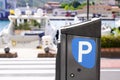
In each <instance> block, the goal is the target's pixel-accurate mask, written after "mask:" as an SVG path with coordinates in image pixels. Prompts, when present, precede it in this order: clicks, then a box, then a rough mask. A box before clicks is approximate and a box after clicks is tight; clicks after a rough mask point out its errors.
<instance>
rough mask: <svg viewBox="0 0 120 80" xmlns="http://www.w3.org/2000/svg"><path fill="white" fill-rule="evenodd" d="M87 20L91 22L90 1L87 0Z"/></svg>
mask: <svg viewBox="0 0 120 80" xmlns="http://www.w3.org/2000/svg"><path fill="white" fill-rule="evenodd" d="M87 20H89V0H87Z"/></svg>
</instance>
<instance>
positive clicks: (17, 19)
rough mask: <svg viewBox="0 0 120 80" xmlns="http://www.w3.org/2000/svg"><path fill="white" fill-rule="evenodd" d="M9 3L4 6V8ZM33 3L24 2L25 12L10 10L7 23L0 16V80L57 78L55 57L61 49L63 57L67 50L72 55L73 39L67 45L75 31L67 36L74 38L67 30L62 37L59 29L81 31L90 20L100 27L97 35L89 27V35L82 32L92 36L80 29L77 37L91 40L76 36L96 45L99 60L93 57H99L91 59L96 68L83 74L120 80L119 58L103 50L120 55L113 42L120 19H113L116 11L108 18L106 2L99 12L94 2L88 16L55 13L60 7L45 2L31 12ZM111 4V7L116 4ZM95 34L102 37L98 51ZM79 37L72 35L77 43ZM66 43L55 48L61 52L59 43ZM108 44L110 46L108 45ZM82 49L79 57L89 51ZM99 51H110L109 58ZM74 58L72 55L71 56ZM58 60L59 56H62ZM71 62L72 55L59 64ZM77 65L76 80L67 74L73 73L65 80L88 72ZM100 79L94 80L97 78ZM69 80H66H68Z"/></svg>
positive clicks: (56, 3) (15, 4)
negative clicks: (75, 28) (115, 51)
mask: <svg viewBox="0 0 120 80" xmlns="http://www.w3.org/2000/svg"><path fill="white" fill-rule="evenodd" d="M0 1H2V0H0ZM16 1H17V0H15V3H14V7H17V5H18V3H17V2H16ZM31 1H32V0H31ZM87 1H88V0H87ZM101 1H102V0H101ZM111 1H112V0H111ZM113 1H114V0H113ZM43 2H44V1H43ZM83 2H84V1H83ZM108 2H109V1H108ZM7 3H11V2H7ZM7 3H6V2H5V4H7ZM33 3H34V4H30V2H29V1H28V3H25V4H24V5H23V6H24V7H17V8H14V9H13V10H11V12H10V13H9V15H7V19H6V16H5V18H4V17H3V16H2V15H3V13H1V11H0V79H1V80H8V79H9V80H24V79H28V80H48V79H50V80H56V73H57V72H56V69H57V66H58V65H57V63H59V62H57V60H56V59H58V58H56V55H57V54H58V53H59V54H60V52H59V49H60V50H61V51H62V50H63V52H64V48H65V49H66V48H68V49H66V50H68V51H74V50H72V49H71V47H70V46H71V44H72V42H73V40H72V41H69V40H70V39H71V36H73V35H74V32H77V31H78V30H76V31H71V32H73V33H70V31H68V32H62V31H61V30H62V29H68V30H69V28H70V29H71V28H74V27H78V26H80V27H81V28H83V27H82V25H83V26H84V25H85V24H87V23H89V22H90V23H92V21H93V22H94V21H96V20H101V24H100V25H101V26H100V27H101V28H100V27H99V30H98V31H94V32H93V31H90V30H94V29H92V27H91V26H89V27H88V28H90V30H89V29H86V30H89V31H90V32H89V31H88V32H87V31H84V30H81V31H80V33H79V34H82V33H86V34H85V35H90V36H89V37H84V35H82V36H81V35H78V36H80V37H84V38H83V39H84V40H87V39H89V38H90V39H91V41H90V42H92V40H93V41H95V44H96V45H95V46H96V48H98V49H96V48H95V49H96V53H97V54H96V55H98V56H97V57H96V56H95V57H96V58H97V59H95V60H96V62H95V64H96V63H97V64H96V65H97V66H94V67H93V68H95V69H93V68H89V69H86V70H89V71H91V70H97V69H98V68H99V70H100V73H97V74H98V75H100V80H119V74H120V65H119V63H120V59H119V56H118V55H117V56H112V54H113V53H114V52H113V51H114V50H113V49H112V50H108V49H107V50H104V49H106V47H107V48H111V47H115V48H116V46H117V49H116V50H117V54H119V43H117V42H116V41H115V40H114V39H116V40H118V42H119V39H118V38H119V34H120V33H119V32H120V30H119V29H120V19H119V17H118V16H117V15H116V14H117V13H118V12H117V11H115V13H112V12H113V8H112V7H110V6H108V5H107V6H106V5H104V6H103V4H106V2H105V1H103V3H101V5H99V8H100V9H98V11H97V8H98V7H96V6H97V5H98V4H97V3H96V5H95V4H94V3H92V4H93V5H92V6H89V8H90V9H89V10H90V12H89V15H88V14H86V13H87V12H86V7H87V6H84V7H83V8H82V10H69V9H67V8H66V10H65V9H60V8H59V6H60V3H59V2H48V3H47V2H46V3H45V5H44V7H42V8H41V7H33V6H34V5H35V2H33ZM81 3H82V2H81ZM109 4H112V3H111V2H110V3H109ZM20 5H21V4H20V3H19V6H20ZM112 5H114V3H113V4H112ZM101 6H103V7H104V10H102V11H103V12H101V9H102V8H103V7H101ZM95 7H96V8H95ZM4 8H5V7H4ZM51 8H53V10H51ZM75 9H76V8H75ZM109 9H110V10H109ZM115 9H116V8H115ZM117 10H118V8H117ZM51 11H53V12H51ZM84 11H85V12H84ZM91 11H92V12H91ZM97 12H98V13H97ZM100 12H101V13H100ZM100 14H101V15H100ZM107 14H108V15H107ZM88 18H89V20H88ZM96 22H97V21H96ZM95 24H96V23H95ZM89 25H91V24H89ZM94 26H95V25H93V27H94ZM98 26H99V25H98ZM84 29H85V28H84ZM100 29H101V30H100ZM73 30H74V29H73ZM96 30H97V28H96ZM63 31H64V30H63ZM82 31H84V32H82ZM61 32H62V33H61ZM99 32H100V33H101V34H99V35H101V38H102V39H101V47H102V48H99V46H100V45H99V43H97V42H99V41H100V40H98V39H99V38H100V37H96V35H97V34H98V33H99ZM63 33H65V35H62V39H61V34H63ZM88 33H90V34H88ZM91 33H94V34H91ZM68 34H71V35H69V36H68V37H65V36H66V35H68ZM78 36H75V37H72V38H76V37H77V38H79V37H78ZM94 36H95V37H94ZM109 38H110V39H109ZM64 39H66V40H67V41H66V42H65V44H63V47H61V48H58V47H59V46H58V44H59V43H61V41H64ZM107 39H108V40H109V41H107ZM81 40H82V39H81ZM97 40H98V41H97ZM113 40H114V41H113ZM112 42H114V43H112ZM62 43H64V42H62ZM79 44H80V43H79ZM86 44H87V43H86ZM109 44H111V45H109ZM113 44H116V45H113ZM117 44H118V45H117ZM64 45H65V46H66V45H68V47H65V46H64ZM73 45H74V44H72V48H74V49H75V48H77V47H78V46H74V47H73ZM84 46H87V47H88V48H89V46H88V45H84ZM84 46H83V47H84ZM84 48H85V49H84V50H83V52H84V51H87V48H86V47H84ZM93 48H94V47H93ZM93 48H92V49H93ZM79 49H81V48H79ZM99 49H100V50H101V53H100V55H102V56H101V57H100V56H99V52H97V50H98V51H100V50H99ZM75 50H76V49H75ZM102 50H103V51H108V52H107V54H105V56H103V53H102ZM78 51H79V50H78ZM109 51H110V52H109ZM66 52H67V51H66ZM74 52H75V51H74ZM93 52H94V50H93ZM70 53H71V52H68V54H67V56H68V55H69V54H70ZM79 53H80V52H79ZM108 53H111V54H108ZM62 54H63V53H61V55H62ZM86 54H87V53H84V54H83V55H86ZM115 54H116V53H115ZM70 55H71V54H70ZM72 55H73V56H74V54H73V53H72ZM64 56H66V55H64ZM60 57H63V55H62V56H60ZM70 57H71V56H69V57H63V58H62V59H61V60H67V59H70ZM64 58H65V59H64ZM98 58H100V62H98V61H99V59H98ZM72 60H73V58H71V59H70V60H68V61H71V62H68V63H66V64H65V65H64V63H63V65H60V66H66V65H67V68H68V67H69V66H70V65H71V64H72V62H73V61H72ZM62 62H64V61H62ZM62 62H61V63H62ZM66 62H67V61H66ZM69 63H70V64H69ZM68 64H69V65H68ZM73 64H74V63H73ZM73 64H72V66H75V65H76V64H75V65H73ZM98 65H99V66H98ZM81 66H82V64H80V67H79V68H78V67H75V68H76V71H77V73H75V75H73V76H72V77H71V74H73V73H74V71H75V70H74V71H73V72H72V73H71V72H70V73H71V74H68V73H69V72H66V73H67V74H66V73H65V75H68V76H66V77H68V78H69V79H73V78H76V77H77V76H79V75H76V74H81V73H80V72H81V70H82V71H85V70H83V69H85V68H86V67H81ZM70 67H71V66H70ZM67 68H66V69H67ZM80 68H81V69H80ZM63 69H64V68H63ZM68 70H71V71H72V69H67V70H64V71H68ZM64 71H63V72H64ZM94 72H95V73H96V72H97V71H93V73H94ZM69 75H70V76H69ZM82 75H83V73H82ZM87 75H88V73H86V75H83V76H87ZM98 75H97V77H99V76H98ZM62 76H63V75H62ZM88 76H89V75H88ZM82 78H84V77H82ZM92 78H93V77H92ZM92 78H91V79H92ZM95 78H96V77H95ZM69 79H67V78H66V80H69ZM74 80H75V79H74Z"/></svg>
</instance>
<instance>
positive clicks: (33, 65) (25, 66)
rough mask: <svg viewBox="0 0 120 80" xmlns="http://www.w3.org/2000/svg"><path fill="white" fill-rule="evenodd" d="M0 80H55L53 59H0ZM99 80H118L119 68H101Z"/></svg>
mask: <svg viewBox="0 0 120 80" xmlns="http://www.w3.org/2000/svg"><path fill="white" fill-rule="evenodd" d="M118 64H119V63H118ZM0 80H55V58H47V59H45V58H39V59H38V58H35V59H22V58H20V59H18V58H13V59H0ZM100 80H120V68H110V67H109V68H102V69H101V77H100Z"/></svg>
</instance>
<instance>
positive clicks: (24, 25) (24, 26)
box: [14, 20, 40, 30]
mask: <svg viewBox="0 0 120 80" xmlns="http://www.w3.org/2000/svg"><path fill="white" fill-rule="evenodd" d="M14 25H15V30H31V26H32V27H36V26H37V27H39V28H40V23H38V22H37V21H36V20H30V21H26V20H25V21H24V23H20V24H19V26H17V24H16V23H15V24H14Z"/></svg>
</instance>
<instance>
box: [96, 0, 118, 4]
mask: <svg viewBox="0 0 120 80" xmlns="http://www.w3.org/2000/svg"><path fill="white" fill-rule="evenodd" d="M96 3H98V4H99V3H101V4H105V5H115V4H116V1H115V0H96Z"/></svg>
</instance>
